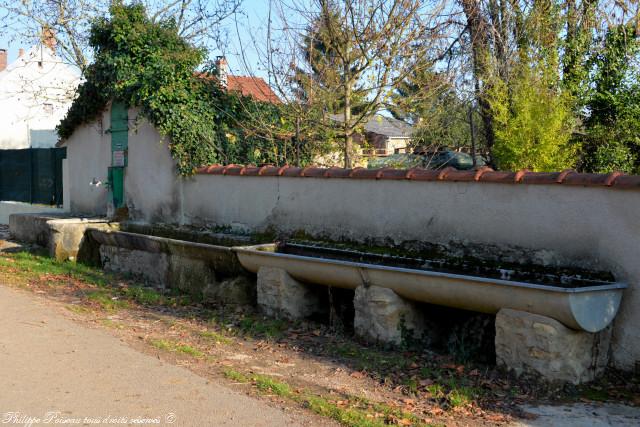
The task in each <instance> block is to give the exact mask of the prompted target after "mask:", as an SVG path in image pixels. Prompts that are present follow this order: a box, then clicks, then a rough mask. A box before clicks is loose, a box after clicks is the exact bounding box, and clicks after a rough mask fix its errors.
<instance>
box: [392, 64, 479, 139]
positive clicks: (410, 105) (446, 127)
mask: <svg viewBox="0 0 640 427" xmlns="http://www.w3.org/2000/svg"><path fill="white" fill-rule="evenodd" d="M391 102H392V105H390V106H389V111H390V112H391V114H392V115H393V116H394V117H395V118H396V119H399V120H403V121H406V122H408V123H410V124H411V125H412V126H413V127H414V133H413V144H414V146H422V147H430V148H431V149H432V150H433V151H435V150H437V149H438V148H441V147H451V148H460V147H462V146H469V145H470V143H471V129H470V125H469V109H470V106H469V104H468V102H466V101H465V100H464V99H462V97H461V94H460V93H459V92H458V91H457V90H456V88H455V86H454V84H453V82H452V81H451V77H450V76H449V75H447V74H446V73H445V72H444V71H435V70H434V67H433V65H432V64H424V63H423V61H422V60H420V59H417V60H416V61H415V65H414V67H413V70H412V72H411V73H410V74H409V75H408V76H407V77H406V78H405V80H404V81H402V82H400V83H399V84H398V85H397V86H396V88H395V90H394V92H393V94H392V96H391Z"/></svg>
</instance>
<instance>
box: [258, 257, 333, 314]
mask: <svg viewBox="0 0 640 427" xmlns="http://www.w3.org/2000/svg"><path fill="white" fill-rule="evenodd" d="M257 292H258V307H260V309H261V310H262V311H263V312H264V313H265V314H266V315H268V316H273V317H276V318H284V319H289V320H297V319H304V318H305V317H308V316H310V315H312V314H314V313H316V312H318V311H320V310H319V309H320V300H319V299H318V296H317V293H315V292H313V290H312V289H311V288H310V287H309V285H306V284H304V283H300V282H298V281H297V280H295V279H294V278H292V277H291V276H289V274H288V273H287V272H286V271H285V270H282V269H280V268H272V267H260V269H259V270H258V290H257Z"/></svg>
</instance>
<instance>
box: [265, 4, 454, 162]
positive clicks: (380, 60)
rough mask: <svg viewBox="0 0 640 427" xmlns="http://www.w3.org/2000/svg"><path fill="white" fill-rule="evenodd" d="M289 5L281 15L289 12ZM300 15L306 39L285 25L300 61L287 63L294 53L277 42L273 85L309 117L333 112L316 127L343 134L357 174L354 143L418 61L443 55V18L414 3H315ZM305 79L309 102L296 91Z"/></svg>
mask: <svg viewBox="0 0 640 427" xmlns="http://www.w3.org/2000/svg"><path fill="white" fill-rule="evenodd" d="M283 3H284V2H282V3H281V8H285V7H288V5H283ZM298 13H299V16H300V17H301V19H302V20H303V21H304V24H303V26H304V28H305V31H304V32H303V33H302V34H300V33H298V32H297V31H296V30H295V28H299V27H300V24H297V25H293V24H289V23H288V19H287V17H286V16H282V17H281V19H282V20H283V21H284V24H283V27H284V28H285V34H284V38H285V39H286V40H287V41H288V42H289V43H291V44H293V45H294V46H296V49H295V56H294V57H291V56H287V55H286V53H288V52H292V51H294V50H291V49H287V48H279V47H277V46H276V45H277V40H275V37H273V35H271V39H272V42H271V46H272V48H271V50H270V51H269V53H268V54H269V58H270V64H271V71H272V77H273V79H274V80H276V81H278V80H279V82H277V83H276V86H277V87H278V88H279V89H280V91H281V93H282V95H283V97H284V98H286V99H287V101H288V102H290V103H292V104H293V105H297V106H298V107H299V108H297V110H298V111H299V112H300V115H301V116H304V117H306V112H308V111H309V110H315V111H318V110H320V111H325V112H326V114H324V116H323V117H322V118H320V120H319V121H318V122H317V123H314V125H315V126H318V127H332V128H337V129H335V132H336V134H337V138H338V139H339V141H340V143H341V146H342V147H341V149H342V150H341V151H342V153H343V161H344V166H345V167H351V166H352V164H353V157H354V154H355V150H354V135H355V134H356V133H358V131H359V130H360V129H361V128H362V127H363V126H364V124H365V123H366V122H367V120H368V119H369V118H370V117H372V116H373V115H374V114H375V113H377V112H379V111H380V110H383V109H385V108H386V107H387V106H388V105H389V103H390V96H391V93H392V91H393V89H394V88H395V87H397V86H398V85H399V84H400V83H401V82H402V81H403V80H404V79H405V77H406V76H407V75H408V74H409V73H410V72H411V66H412V59H413V58H415V57H428V56H429V55H430V54H431V53H432V52H431V50H435V48H436V46H437V41H438V42H439V40H437V39H436V38H435V37H434V34H435V33H436V32H438V31H441V28H440V27H439V26H438V25H436V22H435V20H436V18H437V16H438V10H437V9H434V10H431V11H426V10H425V8H424V7H423V4H422V2H417V1H406V0H393V1H388V0H342V1H338V0H335V1H333V0H315V1H313V2H312V5H311V7H309V8H305V9H299V10H298ZM283 15H284V14H283ZM291 44H290V45H289V46H291ZM283 52H284V53H285V55H281V54H282V53H283ZM278 56H280V58H277V57H278ZM277 59H280V60H279V61H278V60H277ZM282 64H285V65H284V66H282ZM291 64H295V66H291ZM300 75H303V76H304V75H306V76H308V77H307V78H306V80H304V81H302V83H303V85H306V86H305V87H304V92H305V93H306V94H307V95H306V96H304V97H301V96H300V95H299V92H296V91H295V90H291V85H290V82H297V83H300V82H301V79H300V78H299V76H300ZM332 113H333V114H334V116H333V117H327V116H328V115H330V114H332Z"/></svg>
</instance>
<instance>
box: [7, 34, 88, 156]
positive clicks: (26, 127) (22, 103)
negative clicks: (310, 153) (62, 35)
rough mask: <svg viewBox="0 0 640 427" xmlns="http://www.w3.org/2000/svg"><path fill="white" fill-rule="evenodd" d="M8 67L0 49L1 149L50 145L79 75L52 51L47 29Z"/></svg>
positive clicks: (71, 97)
mask: <svg viewBox="0 0 640 427" xmlns="http://www.w3.org/2000/svg"><path fill="white" fill-rule="evenodd" d="M43 34H44V35H43V37H42V42H41V43H39V44H38V45H36V46H33V47H32V48H31V49H29V50H28V51H26V52H25V51H24V50H22V49H20V54H19V56H18V58H17V59H16V60H15V61H13V62H12V63H11V64H9V65H8V66H7V51H6V49H0V128H1V129H2V133H0V149H18V148H50V147H54V146H55V144H56V142H57V139H58V137H57V134H56V131H55V128H56V126H57V125H58V123H59V122H60V120H61V119H62V118H63V117H64V116H65V114H66V112H67V110H68V109H69V107H70V106H71V101H72V100H73V97H74V95H75V91H76V88H77V87H78V84H79V83H80V75H79V72H77V71H76V70H75V69H74V68H72V67H71V66H69V65H67V64H65V63H63V62H62V59H61V58H59V57H58V56H57V55H56V53H55V46H56V41H55V37H54V36H53V34H52V33H51V32H50V31H48V32H47V31H45V32H43Z"/></svg>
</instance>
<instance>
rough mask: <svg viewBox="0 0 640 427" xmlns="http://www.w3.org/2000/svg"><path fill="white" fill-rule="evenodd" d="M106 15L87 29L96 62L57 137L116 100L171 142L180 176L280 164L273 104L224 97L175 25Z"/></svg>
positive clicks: (125, 12)
mask: <svg viewBox="0 0 640 427" xmlns="http://www.w3.org/2000/svg"><path fill="white" fill-rule="evenodd" d="M110 13H111V16H110V17H109V18H101V19H98V20H96V21H95V22H94V23H93V25H92V28H91V35H90V45H91V47H92V48H93V49H94V57H95V61H94V63H92V64H91V65H89V67H87V70H86V73H85V82H84V83H83V84H82V85H81V86H80V88H79V91H78V97H77V98H76V99H75V101H74V103H73V105H72V106H71V108H70V110H69V112H68V114H67V116H66V117H65V119H64V120H63V121H62V122H61V123H60V125H59V126H58V134H59V136H60V137H61V138H62V139H65V138H68V137H69V136H71V134H72V133H73V131H74V130H75V129H76V128H77V127H78V126H79V125H81V124H83V123H87V122H90V121H92V120H95V119H96V118H97V117H98V116H99V115H100V114H101V113H102V112H103V111H104V109H105V108H107V107H108V104H109V102H110V101H112V100H114V101H120V102H124V103H125V104H126V105H128V106H132V107H139V108H140V114H141V115H142V116H143V117H145V118H147V119H148V120H149V121H150V122H151V123H153V124H154V125H155V126H156V128H157V129H158V130H159V131H160V133H161V134H162V135H164V136H166V137H168V141H169V148H170V150H171V154H172V156H173V157H174V159H175V160H176V161H177V164H178V170H179V172H180V173H181V174H183V175H189V174H192V173H193V172H194V171H195V168H197V167H198V166H202V165H207V164H212V163H215V162H224V163H275V164H281V163H283V158H286V154H285V155H284V156H283V151H286V150H284V149H283V148H282V146H283V144H284V141H283V140H282V139H278V138H277V135H276V136H274V135H273V133H272V132H271V133H270V130H271V129H270V125H269V124H270V123H273V122H275V121H276V120H278V118H279V109H278V107H277V106H275V105H272V104H263V103H259V102H256V101H254V100H253V99H251V98H247V97H242V96H240V95H238V94H235V93H227V92H226V91H224V90H222V89H221V88H220V86H219V84H218V82H217V79H214V78H212V77H211V72H210V71H211V70H205V72H204V73H196V69H197V67H198V66H199V65H200V64H201V63H202V61H203V60H204V58H205V51H203V50H202V49H198V48H196V47H193V46H191V45H190V44H189V43H188V42H186V41H185V40H184V39H182V38H181V37H180V35H179V34H178V28H177V26H176V24H175V22H174V21H172V20H168V21H162V22H159V23H155V22H152V21H151V20H150V19H149V18H148V17H147V15H146V11H145V9H144V7H143V6H142V5H141V4H133V5H124V4H122V3H121V2H114V3H113V5H112V6H111V8H110ZM256 122H260V124H261V126H251V125H250V124H251V123H256ZM265 124H266V126H265ZM248 129H249V130H248ZM253 129H260V130H259V131H254V130H253Z"/></svg>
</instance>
